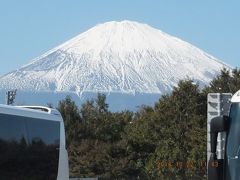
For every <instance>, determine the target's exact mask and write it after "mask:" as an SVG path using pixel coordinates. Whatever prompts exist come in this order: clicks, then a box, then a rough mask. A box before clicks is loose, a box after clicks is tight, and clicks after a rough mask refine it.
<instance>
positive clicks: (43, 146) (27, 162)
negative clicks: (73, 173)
mask: <svg viewBox="0 0 240 180" xmlns="http://www.w3.org/2000/svg"><path fill="white" fill-rule="evenodd" d="M0 179H1V180H69V169H68V154H67V151H66V148H65V130H64V123H63V119H62V117H61V114H60V113H59V112H58V111H57V110H55V109H51V108H46V107H38V106H25V107H24V106H22V107H17V106H7V105H0Z"/></svg>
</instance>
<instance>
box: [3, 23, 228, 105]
mask: <svg viewBox="0 0 240 180" xmlns="http://www.w3.org/2000/svg"><path fill="white" fill-rule="evenodd" d="M223 67H225V68H227V69H230V68H231V67H229V66H228V65H226V64H224V63H223V62H221V61H219V60H217V59H216V58H214V57H213V56H211V55H209V54H207V53H205V52H203V51H202V50H200V49H198V48H197V47H195V46H193V45H191V44H189V43H187V42H185V41H183V40H181V39H179V38H176V37H173V36H171V35H168V34H166V33H164V32H162V31H160V30H158V29H155V28H153V27H150V26H149V25H147V24H141V23H138V22H132V21H121V22H115V21H112V22H107V23H104V24H99V25H97V26H95V27H93V28H91V29H89V30H88V31H86V32H84V33H82V34H80V35H78V36H76V37H74V38H73V39H71V40H69V41H67V42H65V43H63V44H61V45H60V46H58V47H56V48H53V49H52V50H50V51H48V52H46V53H45V54H43V55H41V56H39V57H37V58H35V59H34V60H32V61H31V62H30V63H29V64H27V65H24V66H22V67H21V68H19V69H17V70H15V71H13V72H10V73H8V74H6V75H4V76H2V77H0V89H1V91H2V92H4V91H6V90H9V89H18V93H19V95H18V99H17V103H19V104H33V103H34V104H39V105H46V103H48V102H50V101H54V102H52V103H53V104H56V103H57V101H56V100H60V99H61V98H63V97H64V96H65V95H66V94H71V95H72V96H74V99H75V100H76V99H77V100H78V101H79V100H80V101H83V100H84V99H86V98H89V97H94V96H95V95H96V93H97V92H102V93H105V94H107V95H108V96H107V99H108V102H109V103H110V106H111V102H114V103H115V105H116V107H113V109H118V107H117V106H119V107H120V109H123V108H128V107H130V108H131V106H133V107H136V106H138V105H141V104H148V105H151V104H153V103H154V102H155V101H157V97H160V96H161V95H162V94H166V93H169V92H170V91H171V90H172V88H173V87H174V86H176V85H177V83H178V81H179V80H182V79H186V78H187V77H188V78H190V79H193V80H194V81H195V82H197V83H199V84H200V86H201V87H203V86H204V85H207V84H208V83H209V82H210V81H211V80H212V79H213V78H214V77H215V76H216V75H217V74H218V73H219V71H220V70H221V69H222V68H223ZM80 101H79V102H80ZM110 101H111V102H110ZM116 103H117V104H116ZM129 103H130V104H129ZM115 105H114V106H115Z"/></svg>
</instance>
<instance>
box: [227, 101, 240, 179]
mask: <svg viewBox="0 0 240 180" xmlns="http://www.w3.org/2000/svg"><path fill="white" fill-rule="evenodd" d="M239 117H240V104H239V103H233V104H232V106H231V111H230V116H229V118H230V119H229V121H230V122H229V131H228V138H227V146H226V147H227V148H226V157H227V161H226V180H239V177H240V171H239V169H240V118H239Z"/></svg>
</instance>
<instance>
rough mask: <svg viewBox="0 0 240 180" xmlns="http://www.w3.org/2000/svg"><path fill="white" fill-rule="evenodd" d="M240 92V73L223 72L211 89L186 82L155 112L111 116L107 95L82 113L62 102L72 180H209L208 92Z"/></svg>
mask: <svg viewBox="0 0 240 180" xmlns="http://www.w3.org/2000/svg"><path fill="white" fill-rule="evenodd" d="M238 89H240V70H239V69H234V70H233V71H232V72H229V71H227V70H226V69H223V70H222V71H221V73H220V75H219V76H217V77H216V78H215V79H214V80H213V81H212V82H211V83H210V86H209V87H206V88H204V89H203V90H200V89H199V87H198V85H197V84H194V83H193V82H192V81H191V80H189V79H187V80H183V81H180V82H179V84H178V86H177V87H175V88H174V89H173V91H172V93H171V94H168V95H164V96H162V97H161V98H160V99H159V101H158V102H157V103H156V104H155V106H154V107H148V106H142V107H141V108H140V109H139V110H138V112H130V111H123V112H110V111H109V109H108V104H107V103H106V96H105V95H104V94H98V96H97V99H93V100H88V101H86V102H85V103H84V104H83V105H82V106H81V107H80V109H79V108H78V107H77V106H76V105H75V103H74V102H73V101H72V100H71V98H70V97H66V99H64V100H62V101H61V102H60V103H59V106H58V109H59V111H60V112H61V113H62V116H63V118H64V121H65V126H66V133H67V142H68V143H67V144H68V152H69V159H70V174H71V176H72V177H99V178H100V179H164V180H167V179H184V180H185V179H186V180H187V179H205V178H206V166H205V163H206V138H207V137H206V135H207V132H206V112H207V93H209V92H231V93H234V92H236V91H237V90H238Z"/></svg>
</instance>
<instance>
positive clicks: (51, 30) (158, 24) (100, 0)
mask: <svg viewBox="0 0 240 180" xmlns="http://www.w3.org/2000/svg"><path fill="white" fill-rule="evenodd" d="M239 9H240V1H239V0H228V1H226V0H225V1H224V0H222V1H221V0H198V1H197V0H194V1H193V0H181V1H179V0H119V1H117V0H116V1H113V0H40V1H33V0H1V4H0V51H1V53H0V75H3V74H5V73H8V72H9V71H12V70H15V69H17V68H19V67H21V66H22V65H24V64H26V63H28V62H29V61H30V60H32V59H33V58H35V57H37V56H39V55H41V54H42V53H44V52H46V51H47V50H49V49H51V48H53V47H55V46H57V45H59V44H61V43H63V42H65V41H66V40H69V39H70V38H72V37H74V36H76V35H78V34H80V33H81V32H84V31H85V30H87V29H89V28H90V27H92V26H95V25H96V24H99V23H103V22H107V21H112V20H116V21H120V20H125V19H127V20H134V21H138V22H143V23H147V24H149V25H151V26H153V27H155V28H158V29H161V30H162V31H164V32H166V33H168V34H171V35H174V36H177V37H179V38H181V39H183V40H185V41H188V42H189V43H192V44H193V45H195V46H197V47H199V48H201V49H202V50H204V51H206V52H207V53H209V54H211V55H213V56H215V57H216V58H218V59H220V60H222V61H224V62H226V63H227V64H230V65H231V66H233V67H236V66H237V67H240V54H239V53H240V35H239V33H240V20H239V19H240V11H239Z"/></svg>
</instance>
